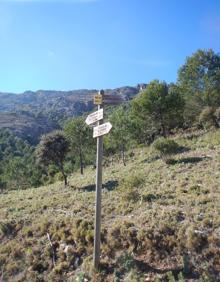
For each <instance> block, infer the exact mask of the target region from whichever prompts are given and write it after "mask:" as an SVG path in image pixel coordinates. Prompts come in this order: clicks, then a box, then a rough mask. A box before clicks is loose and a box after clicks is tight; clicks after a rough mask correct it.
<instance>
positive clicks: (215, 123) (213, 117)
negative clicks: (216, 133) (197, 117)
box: [212, 114, 219, 128]
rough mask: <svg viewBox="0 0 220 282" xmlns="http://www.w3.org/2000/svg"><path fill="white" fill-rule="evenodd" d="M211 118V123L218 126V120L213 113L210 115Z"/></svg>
mask: <svg viewBox="0 0 220 282" xmlns="http://www.w3.org/2000/svg"><path fill="white" fill-rule="evenodd" d="M212 120H213V123H214V126H215V128H219V124H218V121H217V120H216V118H215V116H214V114H213V116H212Z"/></svg>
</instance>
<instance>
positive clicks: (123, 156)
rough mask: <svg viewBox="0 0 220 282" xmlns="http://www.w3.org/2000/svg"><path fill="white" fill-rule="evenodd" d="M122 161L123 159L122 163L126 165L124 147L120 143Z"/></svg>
mask: <svg viewBox="0 0 220 282" xmlns="http://www.w3.org/2000/svg"><path fill="white" fill-rule="evenodd" d="M122 161H123V165H124V166H126V163H125V148H124V145H122Z"/></svg>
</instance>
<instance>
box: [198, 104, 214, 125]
mask: <svg viewBox="0 0 220 282" xmlns="http://www.w3.org/2000/svg"><path fill="white" fill-rule="evenodd" d="M199 123H200V124H201V125H203V126H204V127H205V128H206V127H211V126H214V125H215V124H214V110H213V108H211V107H205V108H204V109H203V110H202V111H201V113H200V115H199Z"/></svg>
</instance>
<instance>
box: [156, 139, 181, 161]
mask: <svg viewBox="0 0 220 282" xmlns="http://www.w3.org/2000/svg"><path fill="white" fill-rule="evenodd" d="M153 148H154V149H155V150H156V151H158V152H159V154H160V157H161V158H162V160H163V161H164V162H165V163H167V164H169V163H170V162H171V161H172V159H171V158H170V157H171V155H173V154H176V153H177V152H178V150H179V145H178V144H177V143H176V142H175V141H174V140H171V139H167V138H164V137H160V138H158V139H157V140H156V141H155V142H154V143H153Z"/></svg>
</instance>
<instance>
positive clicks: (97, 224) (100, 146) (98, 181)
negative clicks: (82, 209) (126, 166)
mask: <svg viewBox="0 0 220 282" xmlns="http://www.w3.org/2000/svg"><path fill="white" fill-rule="evenodd" d="M99 95H102V98H101V99H102V100H103V95H104V91H103V90H102V91H100V94H99ZM102 107H103V105H102V104H100V105H98V111H99V110H100V109H101V108H102ZM101 124H103V119H101V120H99V121H98V122H97V126H99V125H101ZM102 157H103V136H102V135H101V136H98V137H97V156H96V200H95V237H94V256H93V258H94V267H95V268H96V269H97V268H98V266H99V262H100V244H101V243H100V241H101V200H102Z"/></svg>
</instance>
